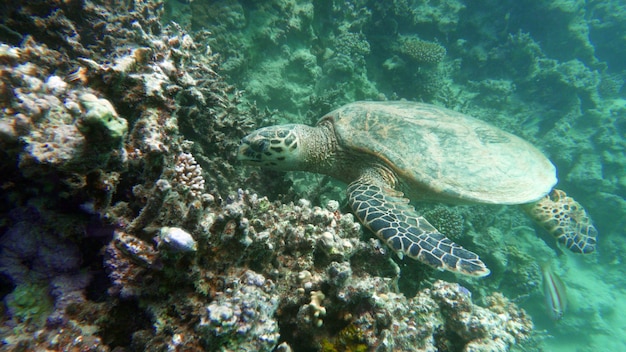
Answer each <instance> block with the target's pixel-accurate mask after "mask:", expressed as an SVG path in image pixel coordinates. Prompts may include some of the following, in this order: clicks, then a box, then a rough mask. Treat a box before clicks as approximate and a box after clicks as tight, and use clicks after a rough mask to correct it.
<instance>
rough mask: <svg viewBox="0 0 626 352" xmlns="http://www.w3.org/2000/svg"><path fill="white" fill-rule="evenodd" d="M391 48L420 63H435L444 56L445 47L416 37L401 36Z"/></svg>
mask: <svg viewBox="0 0 626 352" xmlns="http://www.w3.org/2000/svg"><path fill="white" fill-rule="evenodd" d="M393 49H394V51H396V52H397V53H400V54H403V55H405V56H406V57H407V58H408V59H410V60H412V61H414V62H417V63H420V64H436V63H438V62H440V61H442V60H443V59H444V57H445V56H446V48H444V47H443V46H442V45H441V44H439V43H435V42H428V41H425V40H421V39H419V38H417V37H401V38H400V39H399V40H398V41H397V42H396V43H395V44H394V45H393Z"/></svg>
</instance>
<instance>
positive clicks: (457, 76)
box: [166, 0, 626, 351]
mask: <svg viewBox="0 0 626 352" xmlns="http://www.w3.org/2000/svg"><path fill="white" fill-rule="evenodd" d="M166 15H167V16H170V17H171V18H172V19H174V20H176V21H178V22H181V23H183V24H184V25H186V26H188V27H189V28H192V29H194V30H200V29H208V30H209V31H211V32H212V33H213V38H212V42H211V47H212V50H213V51H214V52H218V53H220V55H221V59H222V61H223V63H222V73H223V74H224V75H226V77H228V80H229V82H231V83H232V84H235V85H236V87H237V88H239V89H242V90H244V91H245V92H246V93H245V95H244V97H245V99H247V100H249V101H254V102H256V104H257V105H258V106H259V107H261V108H269V109H271V110H277V111H278V112H279V113H278V116H279V121H280V120H283V121H285V122H302V123H308V124H312V123H314V122H315V120H316V119H317V118H318V117H320V116H322V114H323V113H325V112H327V111H329V110H330V109H331V108H335V107H337V106H340V105H342V104H344V103H347V102H351V101H355V100H361V99H363V100H385V99H389V100H395V99H407V100H415V101H423V102H428V103H434V104H438V105H442V106H446V107H449V108H453V109H456V110H459V111H462V112H465V113H468V114H470V115H473V116H476V117H479V118H481V119H483V120H486V121H489V122H491V123H493V124H494V125H497V126H498V127H500V128H503V129H505V130H507V131H509V132H512V133H514V134H517V135H520V136H522V137H524V138H526V139H527V140H530V141H531V142H532V143H533V144H535V145H536V146H538V147H539V148H540V149H541V150H542V151H544V152H545V153H546V155H547V156H548V157H549V158H550V159H551V160H552V161H553V162H554V163H555V165H556V166H557V169H558V178H559V180H560V181H559V183H558V187H559V188H560V189H563V190H565V191H566V192H567V193H568V194H569V195H571V196H573V197H575V198H576V199H577V200H578V201H579V202H580V203H581V204H582V205H583V206H584V207H585V208H586V209H587V210H588V212H589V214H590V215H591V217H592V219H593V221H594V223H595V225H596V227H597V229H598V231H599V233H600V235H599V243H598V248H597V251H596V252H595V253H593V254H590V255H586V256H581V255H574V254H572V253H569V252H568V251H567V250H563V249H562V248H558V247H555V246H554V245H553V240H552V239H551V238H549V237H547V236H543V237H542V238H541V239H539V238H538V237H537V236H536V233H540V231H539V230H538V229H537V228H535V227H533V225H532V224H531V223H530V222H528V220H520V218H519V215H518V214H517V213H516V211H515V210H503V211H502V212H500V213H499V214H500V215H501V216H500V217H498V218H497V219H495V220H494V222H493V223H492V224H491V225H490V226H491V227H492V228H493V227H495V228H497V229H498V231H499V233H500V235H501V236H502V237H503V241H504V242H506V243H513V244H514V245H515V246H517V247H518V248H519V251H521V252H522V253H523V254H524V255H525V256H526V257H525V258H528V259H527V260H529V261H534V264H529V263H526V264H527V268H528V269H527V270H530V271H533V273H527V276H528V278H529V279H528V280H529V282H528V285H529V286H531V288H526V289H524V290H522V291H520V290H519V287H518V286H516V285H513V284H511V281H516V280H520V277H517V276H515V278H514V279H512V280H506V277H507V275H517V274H519V273H517V274H515V273H512V272H508V271H507V270H506V269H504V273H501V276H500V277H495V278H487V279H485V280H484V282H483V283H480V282H473V283H470V285H472V287H480V286H481V285H483V286H484V287H485V288H486V290H488V291H489V290H499V291H503V292H505V294H506V295H507V297H509V298H512V299H516V301H517V302H518V303H519V305H520V306H521V307H523V308H525V309H526V310H527V311H528V312H529V313H530V314H531V315H532V317H533V321H534V323H535V325H536V328H537V330H538V332H539V335H541V336H542V337H543V339H542V341H541V345H540V346H542V347H541V348H543V350H545V351H620V350H626V318H625V317H624V314H623V312H624V311H625V309H626V275H625V271H626V269H624V263H623V260H624V255H623V253H624V250H625V249H626V237H624V228H625V226H626V200H625V199H624V197H625V195H626V172H625V171H624V170H626V153H625V152H626V141H625V133H626V88H624V79H625V78H626V74H625V72H626V71H625V70H626V20H625V19H626V5H624V3H623V1H602V2H584V1H554V2H541V1H480V2H470V1H456V0H441V1H424V2H422V1H388V2H387V1H385V2H379V1H315V2H313V1H310V2H309V1H278V0H277V1H266V2H246V1H239V2H238V1H224V2H212V1H199V0H195V1H194V2H192V3H191V4H190V5H183V4H180V3H176V2H171V3H169V7H168V8H167V13H166ZM297 177H299V176H296V178H297ZM305 188H306V187H305ZM331 197H333V196H331ZM473 230H476V231H485V230H486V228H482V229H473ZM540 235H541V233H540ZM500 250H501V249H495V251H500ZM503 253H504V256H507V255H511V253H510V252H507V251H506V250H503ZM544 261H548V262H550V263H551V265H552V267H553V270H554V272H555V273H556V274H557V275H559V276H560V277H561V278H562V281H563V282H564V284H565V286H566V288H567V296H568V301H569V305H568V308H567V311H566V312H565V315H564V317H563V318H562V319H561V320H560V321H557V322H554V321H552V320H551V319H550V318H549V316H548V313H547V312H546V307H545V304H544V303H543V301H544V299H543V291H542V290H541V285H540V283H539V282H537V280H536V279H537V277H538V276H537V275H538V274H537V273H538V270H539V268H538V264H539V263H541V262H544ZM505 266H506V264H505ZM511 270H512V269H511ZM532 278H534V280H535V281H532V282H531V280H532ZM451 279H452V280H455V279H454V278H451ZM457 280H458V279H457ZM461 280H463V279H461ZM521 280H524V279H523V278H521Z"/></svg>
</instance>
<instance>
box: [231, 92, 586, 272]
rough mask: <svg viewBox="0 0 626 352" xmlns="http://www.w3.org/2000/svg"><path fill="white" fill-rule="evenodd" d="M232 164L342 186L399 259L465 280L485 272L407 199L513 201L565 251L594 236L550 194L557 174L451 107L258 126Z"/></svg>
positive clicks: (373, 105) (357, 107) (366, 108)
mask: <svg viewBox="0 0 626 352" xmlns="http://www.w3.org/2000/svg"><path fill="white" fill-rule="evenodd" d="M238 159H239V160H242V161H243V162H244V163H246V164H250V165H258V166H263V167H267V168H272V169H276V170H285V171H289V170H292V171H295V170H303V171H310V172H316V173H320V174H325V175H329V176H332V177H334V178H336V179H338V180H340V181H343V182H345V183H347V184H348V187H347V201H348V204H349V205H350V207H351V208H352V211H353V212H354V214H355V215H356V217H357V218H358V219H359V220H360V221H361V223H363V224H364V225H365V226H366V227H367V228H369V229H370V230H371V231H372V232H374V233H375V234H376V235H377V236H378V237H379V238H380V239H381V240H382V241H384V242H385V243H387V245H389V246H390V247H391V248H392V249H393V250H394V251H395V252H396V253H398V255H399V256H400V257H402V255H407V256H409V257H411V258H414V259H417V260H419V261H421V262H423V263H425V264H427V265H429V266H431V267H434V268H437V269H440V270H449V271H452V272H457V273H462V274H466V275H472V276H485V275H488V274H489V272H490V271H489V269H488V268H487V266H486V265H485V264H484V263H483V262H482V261H481V260H480V258H479V256H478V255H476V254H475V253H473V252H471V251H469V250H467V249H465V248H463V247H461V246H459V245H458V244H456V243H454V242H452V241H451V240H450V239H448V238H447V237H445V236H444V235H443V234H442V233H440V232H439V231H438V230H437V229H436V228H435V227H434V226H432V225H431V224H430V223H429V222H428V221H427V220H426V219H425V218H424V217H423V216H421V215H420V214H418V213H417V211H416V210H415V208H413V207H412V206H411V205H409V200H413V201H423V200H426V201H437V202H448V203H455V204H459V203H461V204H463V203H487V204H522V205H523V207H524V209H525V210H526V212H527V213H528V214H529V215H530V216H531V217H532V218H533V219H535V220H536V221H537V222H538V223H539V224H540V225H543V227H545V228H546V229H547V230H548V231H549V232H551V233H552V234H553V235H554V236H555V237H556V238H557V240H558V241H559V242H561V243H562V244H564V245H565V246H566V247H568V248H569V249H570V250H572V251H573V252H578V253H590V252H593V251H594V249H595V245H596V235H597V231H596V229H595V227H594V226H593V224H592V223H591V220H590V219H589V216H587V213H586V211H585V210H584V209H583V207H582V206H581V205H580V204H579V203H578V202H576V201H575V200H573V199H572V198H571V197H568V196H567V195H566V194H565V193H564V192H563V191H560V190H553V187H554V185H555V184H556V182H557V178H556V169H555V167H554V165H553V164H552V163H551V162H550V160H548V159H547V158H546V157H545V156H544V155H543V154H542V153H541V152H540V151H539V150H538V149H537V148H535V147H534V146H533V145H531V144H530V143H528V142H527V141H525V140H523V139H521V138H519V137H517V136H515V135H512V134H510V133H507V132H505V131H502V130H500V129H498V128H496V127H494V126H492V125H490V124H488V123H486V122H484V121H481V120H478V119H475V118H472V117H469V116H466V115H464V114H461V113H458V112H456V111H453V110H449V109H445V108H442V107H438V106H435V105H430V104H423V103H415V102H408V101H393V102H390V101H388V102H367V101H360V102H354V103H350V104H347V105H345V106H343V107H341V108H339V109H337V110H334V111H332V112H330V113H328V114H327V115H325V116H324V117H322V118H321V119H320V120H319V121H318V123H317V125H316V126H315V127H311V126H307V125H301V124H288V125H278V126H270V127H265V128H261V129H259V130H256V131H254V132H253V133H251V134H249V135H248V136H246V137H244V138H243V139H242V141H241V144H240V147H239V151H238Z"/></svg>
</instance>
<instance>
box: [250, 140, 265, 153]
mask: <svg viewBox="0 0 626 352" xmlns="http://www.w3.org/2000/svg"><path fill="white" fill-rule="evenodd" d="M250 149H252V150H254V151H255V152H259V153H262V152H264V151H265V150H267V140H265V139H259V140H256V141H253V142H251V143H250Z"/></svg>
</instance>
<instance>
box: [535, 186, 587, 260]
mask: <svg viewBox="0 0 626 352" xmlns="http://www.w3.org/2000/svg"><path fill="white" fill-rule="evenodd" d="M524 210H525V211H526V212H527V213H528V215H530V217H532V218H533V220H535V221H536V222H537V223H538V224H539V225H541V226H542V227H543V228H545V229H546V230H547V231H548V232H550V233H551V234H552V235H553V236H554V237H555V238H556V240H557V241H558V242H559V243H562V244H564V245H565V246H566V247H567V248H569V250H570V251H572V252H574V253H584V254H586V253H591V252H593V251H594V250H595V249H596V237H597V236H598V230H596V228H595V227H594V226H593V224H592V223H591V219H590V218H589V215H587V212H586V211H585V209H584V208H583V207H582V205H580V204H579V203H578V202H577V201H575V200H574V199H573V198H572V197H568V196H567V194H565V192H563V191H561V190H559V189H554V190H552V192H550V194H548V195H547V196H545V197H543V198H542V199H540V200H539V201H537V202H534V203H530V204H527V205H525V206H524Z"/></svg>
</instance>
